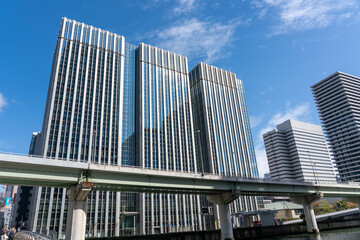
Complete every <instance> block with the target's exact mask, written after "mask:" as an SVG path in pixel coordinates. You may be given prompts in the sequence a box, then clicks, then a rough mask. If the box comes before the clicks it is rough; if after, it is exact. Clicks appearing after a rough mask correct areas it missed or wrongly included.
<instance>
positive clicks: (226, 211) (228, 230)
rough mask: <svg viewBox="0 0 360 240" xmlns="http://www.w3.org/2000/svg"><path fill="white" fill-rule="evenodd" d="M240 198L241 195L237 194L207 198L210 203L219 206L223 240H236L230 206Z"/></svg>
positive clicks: (209, 196) (228, 193)
mask: <svg viewBox="0 0 360 240" xmlns="http://www.w3.org/2000/svg"><path fill="white" fill-rule="evenodd" d="M239 196H240V193H236V192H227V193H221V194H214V195H207V196H206V198H207V200H208V201H209V202H211V203H214V204H217V205H218V209H219V217H220V231H221V240H234V233H233V227H232V222H231V216H230V206H229V204H230V203H232V202H233V201H234V200H235V199H237V198H238V197H239ZM214 207H215V206H214Z"/></svg>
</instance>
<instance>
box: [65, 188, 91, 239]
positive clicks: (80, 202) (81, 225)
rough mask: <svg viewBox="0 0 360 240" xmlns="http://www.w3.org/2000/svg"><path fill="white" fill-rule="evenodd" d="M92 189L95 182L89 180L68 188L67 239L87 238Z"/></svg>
mask: <svg viewBox="0 0 360 240" xmlns="http://www.w3.org/2000/svg"><path fill="white" fill-rule="evenodd" d="M92 189H93V184H92V183H89V182H83V183H80V184H77V185H75V186H72V187H70V188H69V189H68V191H67V195H68V198H69V205H68V213H67V220H66V240H82V239H85V227H86V211H87V197H88V195H89V194H90V192H91V191H92Z"/></svg>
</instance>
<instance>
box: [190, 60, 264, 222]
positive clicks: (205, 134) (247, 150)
mask: <svg viewBox="0 0 360 240" xmlns="http://www.w3.org/2000/svg"><path fill="white" fill-rule="evenodd" d="M189 78H190V85H191V100H192V105H193V113H194V126H195V130H196V132H197V134H198V137H197V138H196V145H197V155H198V166H200V168H199V170H200V171H203V172H205V173H211V174H215V175H222V176H239V177H247V178H258V177H259V173H258V168H257V163H256V158H255V151H254V146H253V140H252V135H251V129H250V123H249V116H248V113H247V107H246V101H245V95H244V90H243V84H242V81H241V80H238V79H237V78H236V75H235V74H234V73H231V72H228V71H225V70H222V69H219V68H216V67H214V66H210V65H208V64H204V63H199V64H198V65H196V66H195V67H194V68H193V69H192V70H191V71H190V73H189ZM255 209H257V199H256V198H255V197H247V196H246V197H240V198H239V199H237V200H236V201H234V202H233V203H232V204H231V207H230V210H231V212H232V213H237V212H240V211H244V210H249V211H251V210H255ZM214 215H215V219H216V218H217V216H218V210H217V206H216V208H215V209H214ZM235 220H238V219H235ZM238 224H239V222H237V221H235V225H238Z"/></svg>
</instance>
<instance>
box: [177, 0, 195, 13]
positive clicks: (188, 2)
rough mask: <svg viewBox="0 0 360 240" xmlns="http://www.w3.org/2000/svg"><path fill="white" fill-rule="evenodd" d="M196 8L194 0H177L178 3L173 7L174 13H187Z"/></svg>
mask: <svg viewBox="0 0 360 240" xmlns="http://www.w3.org/2000/svg"><path fill="white" fill-rule="evenodd" d="M195 8H196V5H195V0H179V5H178V6H177V7H175V8H174V13H175V14H182V13H188V12H191V11H193V10H194V9H195Z"/></svg>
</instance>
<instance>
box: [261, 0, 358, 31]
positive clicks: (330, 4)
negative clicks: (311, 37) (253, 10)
mask: <svg viewBox="0 0 360 240" xmlns="http://www.w3.org/2000/svg"><path fill="white" fill-rule="evenodd" d="M254 5H255V6H256V7H258V8H263V9H266V11H265V12H264V11H260V15H259V18H264V16H265V14H267V13H268V11H267V10H268V8H274V10H275V12H277V13H278V15H277V17H279V18H280V19H279V20H280V23H279V24H278V25H276V26H274V32H273V33H272V35H276V34H282V33H288V32H291V31H305V30H310V29H317V28H324V27H327V26H329V25H330V24H332V23H333V22H335V21H339V20H345V19H349V18H350V17H351V16H353V15H354V14H356V13H357V12H358V10H357V8H358V7H359V2H358V1H357V0H341V1H339V0H316V1H314V0H264V1H263V2H262V4H259V3H258V1H255V2H254Z"/></svg>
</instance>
